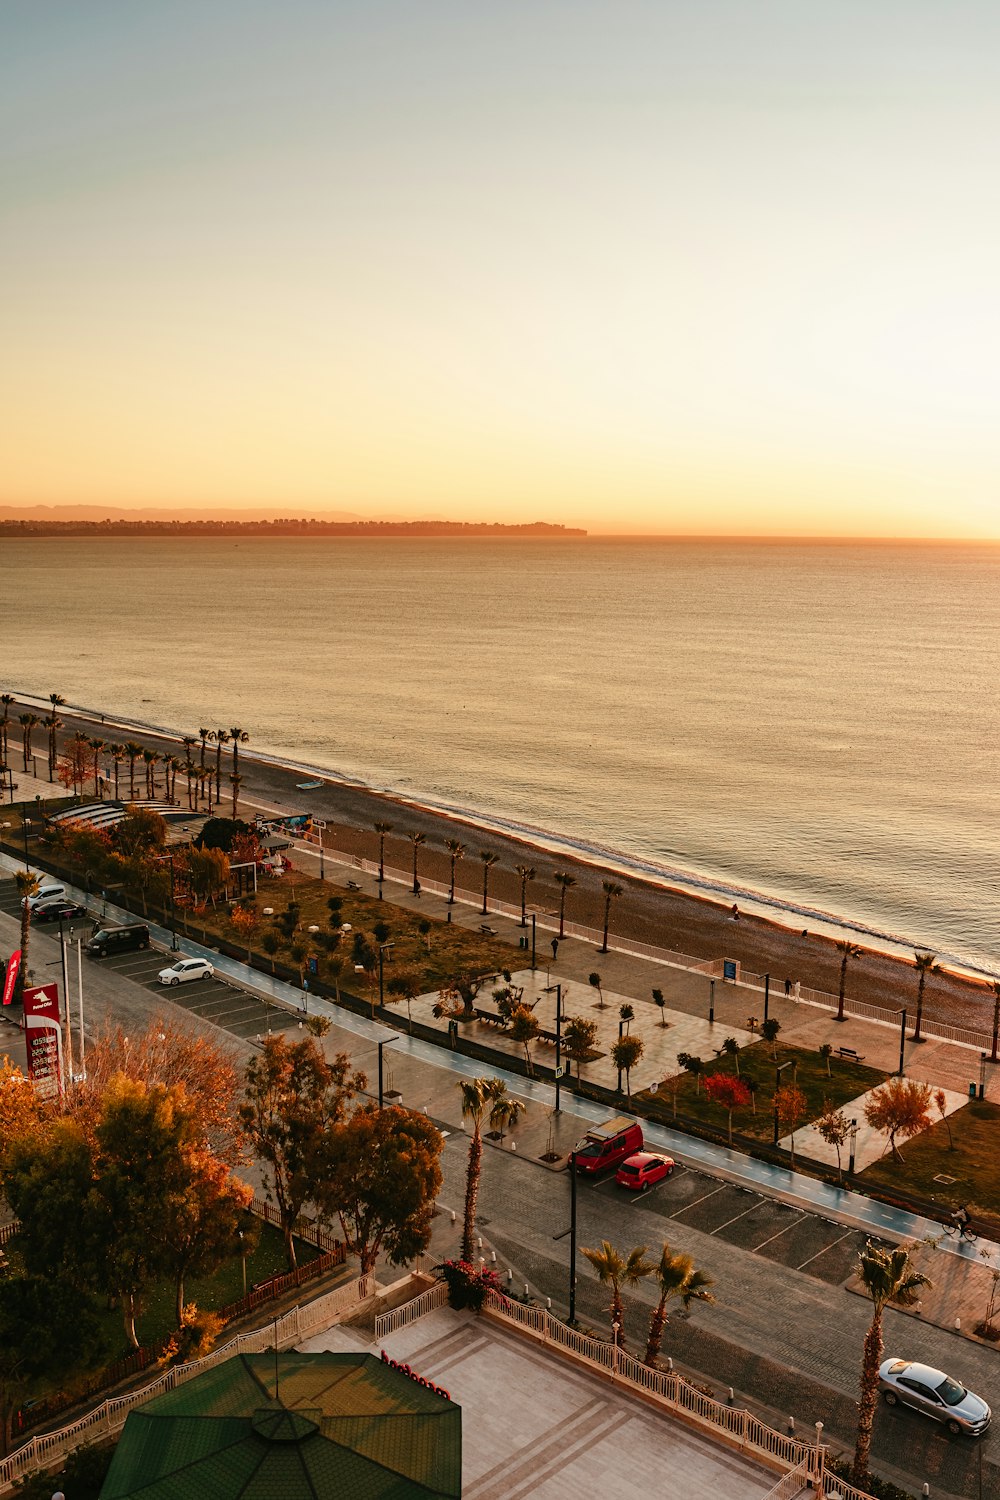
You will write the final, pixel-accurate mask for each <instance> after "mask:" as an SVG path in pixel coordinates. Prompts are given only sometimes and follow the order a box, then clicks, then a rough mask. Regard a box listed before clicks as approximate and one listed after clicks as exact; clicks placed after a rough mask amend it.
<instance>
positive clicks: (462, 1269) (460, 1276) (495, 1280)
mask: <svg viewBox="0 0 1000 1500" xmlns="http://www.w3.org/2000/svg"><path fill="white" fill-rule="evenodd" d="M435 1270H438V1271H442V1272H443V1273H444V1279H445V1281H446V1282H447V1283H448V1305H449V1306H450V1307H454V1308H456V1309H457V1310H461V1309H462V1308H463V1307H471V1308H472V1310H473V1312H479V1311H480V1310H481V1308H482V1305H483V1303H484V1302H485V1301H486V1293H487V1292H499V1291H502V1287H501V1285H500V1278H499V1276H498V1275H497V1273H496V1272H495V1271H488V1270H487V1269H486V1268H485V1267H482V1268H480V1267H479V1266H472V1265H470V1264H469V1262H468V1261H467V1260H446V1261H445V1262H444V1264H443V1265H441V1266H436V1267H435Z"/></svg>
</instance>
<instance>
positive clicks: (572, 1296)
mask: <svg viewBox="0 0 1000 1500" xmlns="http://www.w3.org/2000/svg"><path fill="white" fill-rule="evenodd" d="M569 1321H570V1327H572V1326H573V1324H574V1323H575V1322H576V1151H575V1150H573V1151H571V1152H570V1153H569Z"/></svg>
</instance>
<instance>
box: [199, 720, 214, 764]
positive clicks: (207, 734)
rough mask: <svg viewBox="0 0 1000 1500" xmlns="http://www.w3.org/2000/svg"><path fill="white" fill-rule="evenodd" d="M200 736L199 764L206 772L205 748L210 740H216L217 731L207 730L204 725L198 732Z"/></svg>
mask: <svg viewBox="0 0 1000 1500" xmlns="http://www.w3.org/2000/svg"><path fill="white" fill-rule="evenodd" d="M198 734H199V737H200V739H201V760H200V761H199V762H198V764H199V765H200V766H201V769H202V770H203V771H204V769H205V747H206V746H207V744H208V742H209V740H214V739H215V731H214V730H213V729H206V728H205V726H204V725H202V727H201V728H200V729H199V730H198Z"/></svg>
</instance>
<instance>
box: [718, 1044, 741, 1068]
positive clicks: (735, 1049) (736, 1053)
mask: <svg viewBox="0 0 1000 1500" xmlns="http://www.w3.org/2000/svg"><path fill="white" fill-rule="evenodd" d="M720 1050H721V1051H723V1052H724V1053H725V1054H726V1056H727V1057H731V1058H732V1060H733V1062H734V1063H735V1064H736V1076H737V1078H739V1076H740V1044H739V1042H738V1041H737V1040H736V1038H735V1037H734V1036H727V1037H726V1040H725V1041H724V1042H723V1044H722V1047H721V1049H720Z"/></svg>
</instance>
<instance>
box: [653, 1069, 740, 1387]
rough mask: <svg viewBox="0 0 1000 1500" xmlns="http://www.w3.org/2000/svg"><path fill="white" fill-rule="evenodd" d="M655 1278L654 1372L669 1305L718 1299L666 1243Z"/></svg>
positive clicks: (708, 1281)
mask: <svg viewBox="0 0 1000 1500" xmlns="http://www.w3.org/2000/svg"><path fill="white" fill-rule="evenodd" d="M730 1082H732V1079H730ZM652 1274H653V1278H654V1280H655V1281H656V1284H657V1287H658V1289H659V1293H660V1295H659V1298H658V1299H657V1303H656V1306H655V1307H654V1309H653V1315H652V1317H651V1318H650V1320H649V1336H648V1338H647V1340H646V1356H645V1362H646V1364H647V1365H650V1366H651V1367H652V1368H654V1369H655V1367H656V1361H657V1358H658V1357H659V1353H660V1345H661V1344H662V1343H663V1330H664V1329H665V1328H666V1326H667V1304H668V1303H669V1302H672V1301H673V1300H674V1299H675V1298H676V1299H677V1300H678V1301H679V1302H681V1303H682V1304H683V1306H684V1310H685V1312H686V1311H687V1309H688V1308H689V1307H690V1306H691V1303H692V1302H714V1301H715V1298H714V1297H713V1296H712V1293H711V1292H710V1291H709V1287H711V1286H712V1285H714V1282H713V1279H712V1277H711V1276H709V1275H708V1273H707V1272H706V1271H697V1270H695V1265H694V1261H693V1260H692V1258H691V1256H690V1255H683V1254H681V1253H680V1252H678V1253H677V1254H676V1255H675V1254H674V1253H673V1251H672V1250H671V1249H670V1246H669V1245H668V1244H667V1243H666V1241H664V1245H663V1250H662V1252H661V1254H660V1259H659V1262H658V1263H657V1265H656V1266H655V1267H654V1270H653V1273H652Z"/></svg>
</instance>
